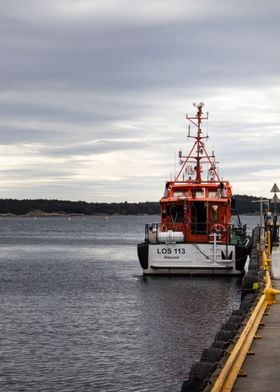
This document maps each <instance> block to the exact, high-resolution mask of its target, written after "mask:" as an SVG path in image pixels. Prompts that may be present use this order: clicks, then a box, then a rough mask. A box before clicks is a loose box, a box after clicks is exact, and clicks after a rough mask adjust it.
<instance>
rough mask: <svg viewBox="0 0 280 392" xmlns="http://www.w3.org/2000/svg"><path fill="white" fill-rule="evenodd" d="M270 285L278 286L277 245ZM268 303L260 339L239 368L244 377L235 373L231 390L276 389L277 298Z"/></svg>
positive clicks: (279, 358)
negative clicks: (268, 306)
mask: <svg viewBox="0 0 280 392" xmlns="http://www.w3.org/2000/svg"><path fill="white" fill-rule="evenodd" d="M272 277H273V287H274V288H276V289H279V290H280V280H279V279H280V247H279V246H278V247H275V248H273V251H272ZM277 297H278V301H277V303H276V304H273V305H271V307H270V308H269V309H268V310H267V313H268V314H267V315H265V316H264V318H263V322H264V326H262V327H261V328H259V329H258V335H260V336H261V339H255V340H254V342H253V345H252V346H251V351H252V352H254V353H255V355H248V356H247V358H246V360H245V362H244V364H243V366H242V370H243V371H244V372H246V373H247V376H246V377H238V378H237V380H236V382H235V384H234V387H233V389H232V390H233V391H234V392H245V391H246V392H251V391H254V392H255V391H269V392H279V391H280V301H279V299H280V298H279V297H280V296H279V295H278V296H277Z"/></svg>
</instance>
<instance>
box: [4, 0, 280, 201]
mask: <svg viewBox="0 0 280 392" xmlns="http://www.w3.org/2000/svg"><path fill="white" fill-rule="evenodd" d="M279 18H280V2H279V1H278V0H266V1H263V0H261V1H260V0H246V1H244V0H227V1H224V0H172V1H168V0H142V1H139V0H137V1H136V0H79V1H77V0H48V1H45V0H0V30H1V34H0V53H1V62H0V114H1V115H0V184H1V191H0V198H17V199H37V198H44V199H45V198H47V199H61V200H85V201H89V202H121V201H128V202H140V201H157V200H159V199H160V197H161V196H162V193H163V189H164V184H165V181H166V180H169V179H170V178H172V176H174V173H175V171H176V170H178V169H179V163H178V159H177V152H178V150H180V149H182V150H183V151H184V152H187V151H188V150H189V149H190V148H191V146H192V142H191V141H190V140H189V139H187V127H188V124H187V121H186V119H185V115H186V113H189V114H194V113H195V108H194V107H193V103H194V102H204V105H205V106H204V108H205V111H207V112H209V120H208V121H207V123H206V124H205V132H206V131H207V132H208V135H209V139H208V142H207V148H208V150H209V152H211V151H212V150H214V151H215V154H216V157H217V160H218V161H219V167H220V175H221V176H222V177H223V178H224V179H229V180H230V181H231V183H232V187H233V192H234V193H235V194H248V195H253V196H264V197H270V198H271V197H272V196H273V194H272V193H271V192H270V190H271V188H272V186H273V184H274V183H277V184H278V186H279V187H280V170H279V168H280V153H279V152H280V50H279V47H280V46H279V42H280V27H279ZM278 196H279V197H280V194H278Z"/></svg>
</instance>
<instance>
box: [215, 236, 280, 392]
mask: <svg viewBox="0 0 280 392" xmlns="http://www.w3.org/2000/svg"><path fill="white" fill-rule="evenodd" d="M269 241H270V237H269V236H268V244H269ZM267 248H269V246H268V247H267ZM268 254H269V253H268ZM270 262H271V259H270V258H268V256H267V253H266V252H265V251H263V252H262V268H263V269H264V270H265V283H266V284H265V289H264V291H263V294H262V296H261V297H260V298H259V301H258V303H257V305H256V306H255V309H254V311H253V312H252V315H251V317H250V318H249V320H248V322H247V324H246V325H245V327H244V329H243V331H242V333H241V335H240V337H239V339H238V340H237V342H236V343H235V346H234V348H233V350H232V352H231V354H230V355H229V357H228V359H227V361H226V363H225V365H224V366H223V369H222V370H221V372H220V374H219V375H218V377H217V379H216V381H215V383H214V385H213V387H212V389H211V392H227V391H231V390H232V387H233V385H234V383H235V381H236V378H237V376H238V374H239V372H240V369H241V366H242V365H243V363H244V361H245V358H246V356H247V354H248V351H249V349H250V347H251V345H252V342H253V339H254V337H255V336H256V331H257V329H258V327H259V324H260V322H261V320H262V317H263V315H264V312H265V310H266V307H267V306H268V305H271V304H273V303H275V302H276V294H280V291H279V290H275V289H273V288H272V283H271V277H270Z"/></svg>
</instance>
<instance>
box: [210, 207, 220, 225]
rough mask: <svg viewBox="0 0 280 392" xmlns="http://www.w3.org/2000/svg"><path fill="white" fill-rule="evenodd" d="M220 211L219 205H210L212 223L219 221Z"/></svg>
mask: <svg viewBox="0 0 280 392" xmlns="http://www.w3.org/2000/svg"><path fill="white" fill-rule="evenodd" d="M218 211H219V206H217V205H211V207H210V222H211V223H216V222H218V216H219V215H218Z"/></svg>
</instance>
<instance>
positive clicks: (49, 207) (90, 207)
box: [0, 195, 274, 215]
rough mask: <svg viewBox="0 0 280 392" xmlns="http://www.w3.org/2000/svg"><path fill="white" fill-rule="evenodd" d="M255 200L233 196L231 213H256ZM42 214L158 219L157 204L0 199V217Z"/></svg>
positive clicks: (257, 207) (242, 196) (256, 205)
mask: <svg viewBox="0 0 280 392" xmlns="http://www.w3.org/2000/svg"><path fill="white" fill-rule="evenodd" d="M256 199H257V198H256V197H253V196H246V195H236V196H235V207H234V208H233V213H239V214H254V213H257V212H258V211H259V203H253V200H256ZM273 208H274V207H273ZM34 211H35V212H37V213H45V214H84V215H95V214H107V215H113V214H120V215H137V214H139V215H140V214H142V215H143V214H147V215H158V214H159V203H158V202H148V201H146V202H139V203H129V202H127V201H125V202H121V203H88V202H85V201H69V200H48V199H35V200H32V199H24V200H17V199H0V214H12V215H26V214H31V213H32V212H34Z"/></svg>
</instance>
